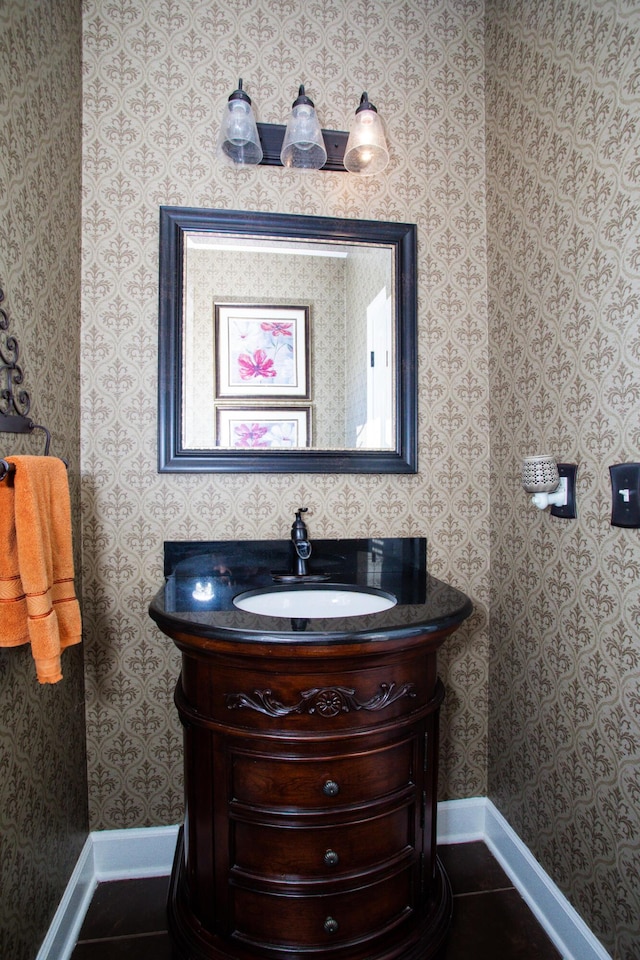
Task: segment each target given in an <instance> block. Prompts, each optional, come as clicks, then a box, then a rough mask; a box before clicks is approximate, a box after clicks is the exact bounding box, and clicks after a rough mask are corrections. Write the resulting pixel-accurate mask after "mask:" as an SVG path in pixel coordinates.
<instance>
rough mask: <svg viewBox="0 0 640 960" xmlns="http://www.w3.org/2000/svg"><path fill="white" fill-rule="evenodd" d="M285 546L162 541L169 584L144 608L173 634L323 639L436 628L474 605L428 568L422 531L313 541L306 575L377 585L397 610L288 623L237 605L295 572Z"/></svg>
mask: <svg viewBox="0 0 640 960" xmlns="http://www.w3.org/2000/svg"><path fill="white" fill-rule="evenodd" d="M289 551H290V545H289V542H288V541H282V540H278V541H275V540H273V541H272V540H266V541H257V540H250V541H202V542H193V541H191V542H177V541H168V542H167V543H165V577H166V581H165V585H164V586H163V587H162V588H161V589H160V590H159V591H158V593H157V594H156V596H155V597H154V599H153V600H152V602H151V604H150V607H149V614H150V616H151V617H152V619H153V620H155V621H156V623H157V624H158V626H159V627H160V628H161V629H162V630H163V631H164V632H165V633H167V632H168V633H170V634H171V633H174V632H184V633H191V634H194V635H196V636H200V637H204V638H207V637H211V638H217V639H227V640H235V641H237V642H243V641H244V642H255V641H262V640H264V641H268V642H269V643H285V644H286V643H291V642H295V643H299V642H300V641H301V640H303V641H304V642H305V643H307V642H309V643H325V644H326V643H339V642H342V643H344V642H345V641H346V640H349V641H350V642H358V641H370V640H376V639H380V640H383V639H387V638H388V637H389V636H391V635H392V636H394V637H396V638H400V637H402V636H407V637H410V636H415V635H417V634H424V633H429V632H436V631H439V630H444V629H448V628H452V627H456V626H458V625H459V624H460V623H461V622H462V621H463V620H465V619H466V618H467V617H468V616H469V614H470V613H471V611H472V605H471V601H470V600H469V598H468V597H467V596H466V595H465V594H464V593H462V592H461V591H459V590H457V589H456V588H455V587H452V586H450V585H449V584H447V583H444V582H443V581H442V580H438V579H437V578H435V577H432V576H430V575H429V574H428V573H427V544H426V540H425V539H424V538H422V537H398V538H369V539H355V540H314V541H313V554H312V557H311V560H310V562H309V572H310V573H311V574H312V575H318V576H326V577H328V583H335V584H352V585H357V586H360V587H367V588H373V589H376V590H381V591H384V592H385V593H390V594H392V595H393V596H394V597H396V598H397V603H396V605H395V606H393V607H391V608H390V609H388V610H384V611H382V612H380V613H375V614H367V615H363V616H348V617H346V616H343V617H330V618H305V619H295V620H292V619H291V618H289V617H271V616H263V615H261V614H254V613H247V612H244V611H242V610H239V609H238V608H237V607H235V606H234V604H233V598H234V597H236V596H238V594H241V593H244V592H246V591H248V590H252V589H256V588H262V587H275V586H277V585H276V584H275V583H274V579H273V574H274V573H275V574H276V575H278V574H283V573H288V572H289V570H290V569H291V566H290V563H291V560H290V552H289ZM300 586H301V587H302V586H304V584H302V585H300ZM279 588H280V589H290V586H289V585H288V584H287V585H286V586H285V585H282V587H279ZM294 588H296V589H297V588H298V587H297V585H296V587H294Z"/></svg>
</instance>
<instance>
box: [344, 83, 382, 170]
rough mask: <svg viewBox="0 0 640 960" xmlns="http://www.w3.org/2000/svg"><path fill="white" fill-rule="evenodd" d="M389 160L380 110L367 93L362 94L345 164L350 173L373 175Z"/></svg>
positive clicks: (345, 154)
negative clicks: (379, 114) (370, 100)
mask: <svg viewBox="0 0 640 960" xmlns="http://www.w3.org/2000/svg"><path fill="white" fill-rule="evenodd" d="M388 162H389V151H388V150H387V141H386V140H385V136H384V130H383V128H382V121H381V120H380V117H379V116H378V111H377V110H376V108H375V107H374V105H373V104H372V103H370V102H369V98H368V96H367V94H366V93H363V94H362V97H361V100H360V106H359V107H358V109H357V110H356V116H355V120H354V121H353V125H352V127H351V130H350V131H349V139H348V140H347V146H346V149H345V152H344V165H345V167H346V168H347V170H348V171H349V173H359V174H360V176H362V177H372V176H374V175H375V174H376V173H381V172H382V171H383V170H384V168H385V167H386V165H387V164H388Z"/></svg>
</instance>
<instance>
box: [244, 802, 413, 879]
mask: <svg viewBox="0 0 640 960" xmlns="http://www.w3.org/2000/svg"><path fill="white" fill-rule="evenodd" d="M414 816H415V808H414V806H413V804H409V805H405V806H403V807H400V808H399V809H396V810H392V811H391V812H389V813H386V814H384V815H382V816H379V817H373V818H372V819H370V820H361V821H358V822H351V823H340V824H335V825H333V826H312V827H306V828H304V829H302V828H300V827H286V826H272V825H268V824H262V823H247V822H244V821H237V822H235V823H234V824H233V841H234V843H233V850H234V854H235V857H234V859H235V867H236V868H237V869H238V870H240V871H242V872H247V873H252V874H256V875H261V876H263V877H265V878H272V879H279V880H296V879H297V880H304V879H311V880H315V879H318V878H322V877H325V878H327V879H330V878H334V877H340V876H344V875H345V874H351V873H357V872H360V871H363V870H367V869H372V868H373V867H375V866H380V865H381V864H382V863H384V862H385V861H387V860H390V859H391V858H393V857H396V856H399V855H400V854H401V853H402V852H403V851H405V850H407V849H409V848H410V847H411V846H412V844H413V842H414V832H415V831H414Z"/></svg>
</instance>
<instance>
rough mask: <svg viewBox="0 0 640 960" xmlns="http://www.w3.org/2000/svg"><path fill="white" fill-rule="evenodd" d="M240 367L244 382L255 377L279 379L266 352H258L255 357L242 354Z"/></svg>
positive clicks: (239, 361) (239, 360) (239, 358)
mask: <svg viewBox="0 0 640 960" xmlns="http://www.w3.org/2000/svg"><path fill="white" fill-rule="evenodd" d="M238 367H239V371H240V376H241V377H242V379H243V380H251V379H252V378H254V377H277V375H278V371H277V370H276V368H275V367H274V365H273V360H272V359H271V358H270V357H268V356H267V354H266V353H265V351H264V350H256V351H255V353H254V354H253V355H251V354H248V353H241V354H240V356H239V357H238Z"/></svg>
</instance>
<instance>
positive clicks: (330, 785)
mask: <svg viewBox="0 0 640 960" xmlns="http://www.w3.org/2000/svg"><path fill="white" fill-rule="evenodd" d="M322 792H323V793H324V794H326V796H327V797H337V796H338V794H339V793H340V787H339V786H338V784H337V783H336V782H335V780H327V782H326V783H325V785H324V787H323V788H322Z"/></svg>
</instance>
